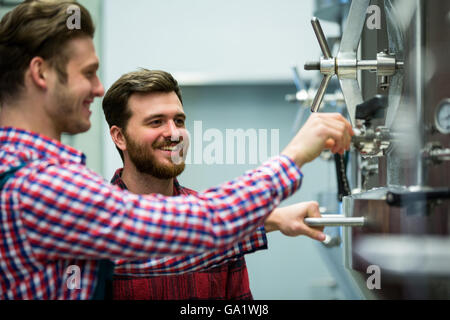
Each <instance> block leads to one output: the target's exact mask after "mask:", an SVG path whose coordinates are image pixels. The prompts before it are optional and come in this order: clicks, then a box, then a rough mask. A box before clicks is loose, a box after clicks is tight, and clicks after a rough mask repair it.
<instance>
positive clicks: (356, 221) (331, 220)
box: [305, 214, 366, 227]
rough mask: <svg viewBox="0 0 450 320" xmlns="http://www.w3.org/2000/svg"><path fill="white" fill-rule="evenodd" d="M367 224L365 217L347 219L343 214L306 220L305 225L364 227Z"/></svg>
mask: <svg viewBox="0 0 450 320" xmlns="http://www.w3.org/2000/svg"><path fill="white" fill-rule="evenodd" d="M365 222H366V219H365V218H364V217H345V216H344V215H343V214H336V215H331V214H330V215H328V214H327V215H323V216H322V218H305V223H306V224H307V225H308V226H310V227H339V226H342V227H362V226H364V224H365Z"/></svg>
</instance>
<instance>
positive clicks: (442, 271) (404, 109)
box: [306, 0, 450, 299]
mask: <svg viewBox="0 0 450 320" xmlns="http://www.w3.org/2000/svg"><path fill="white" fill-rule="evenodd" d="M354 2H355V1H354ZM317 3H321V4H324V3H326V1H318V2H317ZM369 4H370V5H372V6H373V5H375V6H377V7H378V8H380V12H381V13H382V18H383V23H382V25H381V28H379V29H375V30H374V29H370V28H369V27H368V25H367V21H366V18H367V17H368V16H369V15H370V11H367V9H368V8H369ZM322 7H323V8H326V6H325V5H323V6H322ZM372 9H373V10H376V8H373V7H372ZM330 10H331V9H330ZM316 11H317V12H318V13H320V14H321V15H322V16H324V17H325V15H323V11H321V10H316ZM372 12H374V14H375V12H376V11H372ZM331 16H336V15H335V13H334V11H333V10H331ZM361 16H362V18H361ZM313 26H314V28H315V31H316V35H318V38H319V42H320V44H321V48H322V51H323V52H324V57H323V58H322V59H321V61H320V62H319V63H317V62H316V63H310V64H307V66H306V68H307V69H316V70H320V72H321V73H322V74H323V75H324V80H323V81H322V86H321V88H320V89H319V93H318V94H317V96H316V99H315V101H314V102H313V109H315V111H317V110H318V109H319V108H320V103H321V95H322V96H323V94H324V93H325V91H326V87H327V81H329V78H331V77H334V76H337V77H338V79H339V80H340V83H341V87H342V91H343V94H344V97H345V100H346V103H347V109H348V110H349V114H350V118H351V121H352V124H353V125H354V127H355V129H357V131H358V132H359V133H360V134H359V135H358V137H356V138H355V140H354V145H355V149H354V151H353V152H352V156H351V159H350V161H349V162H348V168H347V171H348V172H347V173H348V174H350V175H351V176H352V179H350V184H351V186H352V192H351V194H349V195H347V196H346V197H344V198H343V203H342V212H341V214H342V215H343V216H344V219H343V224H342V225H343V226H341V227H327V228H326V229H325V231H326V232H328V233H330V235H331V238H330V239H328V242H327V243H326V244H323V245H321V251H322V253H323V254H324V257H325V258H326V260H327V263H329V265H330V268H331V270H334V272H333V271H332V272H333V273H335V276H336V278H338V279H340V285H341V288H343V289H344V290H345V291H346V292H347V293H348V294H347V297H349V298H369V299H386V298H388V299H389V298H395V299H416V298H419V299H434V298H438V299H442V298H443V299H448V298H450V236H449V231H450V221H449V218H448V216H449V214H450V208H449V204H450V202H449V196H450V191H449V190H450V189H449V187H450V170H449V169H450V162H449V160H450V62H449V59H448V54H449V52H450V32H449V31H450V1H446V0H434V1H425V0H414V1H413V0H385V1H381V0H380V1H372V2H370V1H368V0H359V1H358V2H357V3H355V4H353V3H352V6H351V8H350V11H349V14H348V19H347V21H346V24H345V28H344V31H343V32H344V34H343V40H342V42H344V43H345V44H342V43H341V48H340V53H339V54H338V55H337V56H336V57H332V56H331V54H330V53H329V52H328V53H327V48H326V41H324V40H323V39H322V40H320V37H321V36H320V31H321V30H320V29H321V28H320V24H319V23H318V22H317V21H313ZM359 31H361V34H359ZM359 36H362V38H363V41H362V42H361V45H360V47H359V50H357V49H356V48H357V47H358V46H357V45H356V46H355V45H354V44H355V40H356V38H357V37H359ZM364 38H366V39H368V38H370V39H371V41H367V40H366V41H364ZM374 57H376V59H374ZM365 70H370V71H372V73H373V74H374V75H375V76H373V77H372V78H370V79H369V78H366V77H364V76H362V75H361V74H362V73H363V72H365ZM374 94H381V95H382V96H384V97H386V105H385V106H384V107H385V110H384V112H382V113H380V112H379V111H380V110H381V107H380V106H376V107H374V108H373V110H375V111H376V113H377V114H378V116H377V117H375V116H373V117H372V116H371V115H370V114H371V113H366V115H365V116H363V117H361V114H362V113H361V112H359V113H358V110H359V111H361V110H363V109H362V107H363V106H364V108H366V107H367V101H368V100H369V99H370V98H372V96H373V95H374ZM364 101H366V103H365V104H363V102H364ZM369 102H370V101H369ZM369 104H370V103H369ZM372 107H373V105H372ZM384 107H383V108H384ZM366 110H367V109H366ZM371 112H372V111H371ZM367 114H369V116H367ZM372 114H375V113H374V112H372ZM379 114H382V116H381V117H380V116H379ZM364 117H365V118H364ZM371 117H372V118H371ZM368 168H369V169H368ZM345 217H347V218H348V217H352V218H355V217H361V218H364V221H365V223H364V226H357V227H350V226H345V225H350V224H349V223H346V222H345ZM338 283H339V281H338Z"/></svg>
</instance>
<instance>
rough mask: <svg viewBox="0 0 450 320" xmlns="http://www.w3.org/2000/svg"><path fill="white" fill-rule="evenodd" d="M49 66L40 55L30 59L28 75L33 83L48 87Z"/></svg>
mask: <svg viewBox="0 0 450 320" xmlns="http://www.w3.org/2000/svg"><path fill="white" fill-rule="evenodd" d="M49 71H50V66H49V65H48V63H47V62H45V60H44V59H42V58H41V57H34V58H33V59H31V61H30V76H31V80H32V81H33V83H34V84H35V85H36V86H37V87H39V88H41V89H47V88H48V81H49Z"/></svg>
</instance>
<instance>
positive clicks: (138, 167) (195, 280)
mask: <svg viewBox="0 0 450 320" xmlns="http://www.w3.org/2000/svg"><path fill="white" fill-rule="evenodd" d="M103 111H104V113H105V117H106V120H107V122H108V125H109V127H110V134H111V137H112V139H113V141H114V143H115V145H116V147H117V149H118V151H119V153H120V156H121V158H122V160H123V168H120V169H117V171H116V173H115V175H114V177H113V179H112V183H113V184H114V185H118V186H119V187H120V188H122V189H126V190H129V191H131V192H134V193H138V194H152V193H156V194H162V195H166V196H179V195H196V194H197V193H196V192H195V191H193V190H191V189H188V188H185V187H182V186H181V185H180V184H179V182H178V180H177V179H176V177H177V176H178V175H180V174H181V173H182V172H183V170H184V168H185V165H184V162H183V161H182V160H183V154H184V155H186V153H187V146H188V139H187V137H188V135H187V131H186V127H185V120H186V115H185V113H184V110H183V104H182V95H181V90H180V88H179V86H178V83H177V81H176V80H175V79H174V78H173V77H172V75H171V74H169V73H167V72H164V71H160V70H146V69H141V70H139V71H136V72H130V73H127V74H125V75H123V76H122V77H121V78H120V79H118V80H117V81H116V82H115V83H114V84H113V85H112V86H111V88H110V89H109V90H108V92H107V93H106V95H105V98H104V99H103ZM288 211H293V212H296V214H295V215H292V214H288V213H287V212H288ZM149 214H150V213H149ZM306 216H316V217H317V216H320V213H319V208H318V204H317V203H315V202H307V203H301V204H296V205H294V206H290V207H287V208H282V209H277V210H275V211H274V212H273V213H272V214H271V215H270V216H269V217H268V219H266V221H265V226H261V227H260V228H258V230H257V231H256V232H255V233H254V234H253V235H251V236H250V237H248V238H246V239H245V241H243V242H241V243H239V244H237V245H235V246H234V247H233V248H230V249H229V250H224V251H215V252H210V253H208V254H200V255H191V256H182V257H166V258H162V259H148V260H143V261H127V260H119V261H117V262H116V263H117V264H116V270H115V274H116V275H115V279H114V298H115V299H138V300H142V299H157V300H162V299H252V294H251V291H250V286H249V279H248V274H247V267H246V264H245V260H244V257H243V255H244V254H247V253H251V252H254V251H256V250H260V249H266V248H267V238H266V234H265V233H266V232H267V231H274V230H281V231H282V232H285V233H286V234H288V233H287V232H286V231H285V228H286V227H287V226H290V225H293V224H295V223H301V224H303V223H302V221H301V220H302V218H303V217H306ZM280 218H281V219H280ZM302 228H303V231H304V233H303V234H307V235H309V236H310V237H312V238H313V239H316V240H317V239H320V235H321V233H320V231H319V230H315V229H312V228H308V227H307V226H306V225H304V224H303V225H302ZM216 265H218V266H216ZM169 266H170V267H169ZM211 266H213V267H212V268H209V269H207V270H203V269H205V268H208V267H211ZM202 268H203V269H202ZM178 270H180V271H184V272H188V271H193V270H199V271H196V272H189V273H185V274H181V275H170V274H173V273H175V271H178Z"/></svg>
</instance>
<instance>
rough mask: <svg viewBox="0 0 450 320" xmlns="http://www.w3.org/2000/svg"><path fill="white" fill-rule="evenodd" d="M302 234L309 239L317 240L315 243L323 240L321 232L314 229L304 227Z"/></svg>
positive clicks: (323, 235)
mask: <svg viewBox="0 0 450 320" xmlns="http://www.w3.org/2000/svg"><path fill="white" fill-rule="evenodd" d="M304 234H305V235H306V236H307V237H310V238H311V239H314V240H317V241H324V240H325V234H324V233H323V232H322V231H319V230H317V229H314V228H310V227H308V226H307V227H306V229H305V232H304Z"/></svg>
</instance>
